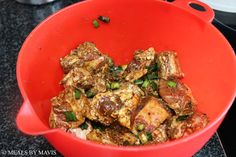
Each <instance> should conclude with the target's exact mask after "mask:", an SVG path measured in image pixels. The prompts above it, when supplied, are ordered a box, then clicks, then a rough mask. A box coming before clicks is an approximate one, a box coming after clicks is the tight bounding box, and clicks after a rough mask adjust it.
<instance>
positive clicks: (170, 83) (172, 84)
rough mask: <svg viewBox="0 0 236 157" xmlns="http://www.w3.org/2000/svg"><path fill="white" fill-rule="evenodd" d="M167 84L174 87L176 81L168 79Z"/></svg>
mask: <svg viewBox="0 0 236 157" xmlns="http://www.w3.org/2000/svg"><path fill="white" fill-rule="evenodd" d="M167 85H168V86H169V87H174V88H175V87H176V86H177V83H176V82H174V81H168V82H167Z"/></svg>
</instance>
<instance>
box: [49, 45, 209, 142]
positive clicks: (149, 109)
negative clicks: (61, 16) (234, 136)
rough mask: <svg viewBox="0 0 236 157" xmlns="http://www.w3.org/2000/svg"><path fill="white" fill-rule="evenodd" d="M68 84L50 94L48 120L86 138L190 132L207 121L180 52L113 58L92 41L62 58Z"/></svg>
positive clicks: (155, 137)
mask: <svg viewBox="0 0 236 157" xmlns="http://www.w3.org/2000/svg"><path fill="white" fill-rule="evenodd" d="M60 63H61V66H62V69H63V72H64V76H63V79H62V80H61V82H60V83H61V84H62V85H63V87H64V88H65V89H64V90H63V91H61V92H60V93H59V94H58V96H55V97H53V98H52V99H51V104H52V106H51V112H50V116H49V126H50V127H51V128H61V129H63V130H65V131H67V132H69V133H71V134H73V135H75V136H76V137H79V138H81V139H85V140H90V141H95V142H98V143H103V144H110V145H119V146H128V145H132V146H133V145H144V144H158V143H163V142H166V141H170V140H174V139H178V138H181V137H184V136H188V135H190V134H192V133H193V132H195V131H198V130H200V129H202V128H204V127H205V126H206V125H207V123H208V118H207V116H206V115H205V114H203V113H201V112H198V111H197V109H196V106H197V105H196V104H197V102H196V101H195V99H194V98H193V96H192V92H191V90H190V89H189V88H188V87H187V85H185V84H184V83H182V82H181V81H180V80H179V79H181V78H182V77H183V76H184V75H183V72H182V71H181V69H180V65H179V61H178V58H177V54H176V53H175V52H173V51H164V52H160V53H156V52H155V50H154V48H152V47H151V48H148V49H147V50H138V51H135V53H134V58H133V60H132V61H131V62H130V63H129V64H126V65H116V64H114V62H113V60H112V58H110V57H109V56H107V55H103V54H102V53H101V52H100V51H99V50H98V49H97V48H96V46H95V44H93V43H90V42H85V43H82V44H80V45H79V46H78V47H77V48H76V49H74V50H72V51H71V52H70V54H68V55H67V56H65V57H64V58H61V60H60Z"/></svg>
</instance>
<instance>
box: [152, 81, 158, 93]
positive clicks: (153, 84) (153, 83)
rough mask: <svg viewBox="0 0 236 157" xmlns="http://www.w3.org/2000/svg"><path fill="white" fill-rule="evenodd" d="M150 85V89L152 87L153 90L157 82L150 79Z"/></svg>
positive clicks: (155, 88)
mask: <svg viewBox="0 0 236 157" xmlns="http://www.w3.org/2000/svg"><path fill="white" fill-rule="evenodd" d="M151 87H152V89H153V90H154V91H155V90H157V84H156V82H154V81H151Z"/></svg>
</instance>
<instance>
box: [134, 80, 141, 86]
mask: <svg viewBox="0 0 236 157" xmlns="http://www.w3.org/2000/svg"><path fill="white" fill-rule="evenodd" d="M134 83H135V84H137V85H141V84H143V80H134Z"/></svg>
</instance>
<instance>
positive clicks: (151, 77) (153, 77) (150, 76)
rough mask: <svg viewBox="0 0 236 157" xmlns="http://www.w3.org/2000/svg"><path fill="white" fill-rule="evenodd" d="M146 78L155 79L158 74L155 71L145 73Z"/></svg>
mask: <svg viewBox="0 0 236 157" xmlns="http://www.w3.org/2000/svg"><path fill="white" fill-rule="evenodd" d="M147 78H148V79H149V80H155V79H158V76H157V74H156V73H152V74H147Z"/></svg>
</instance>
